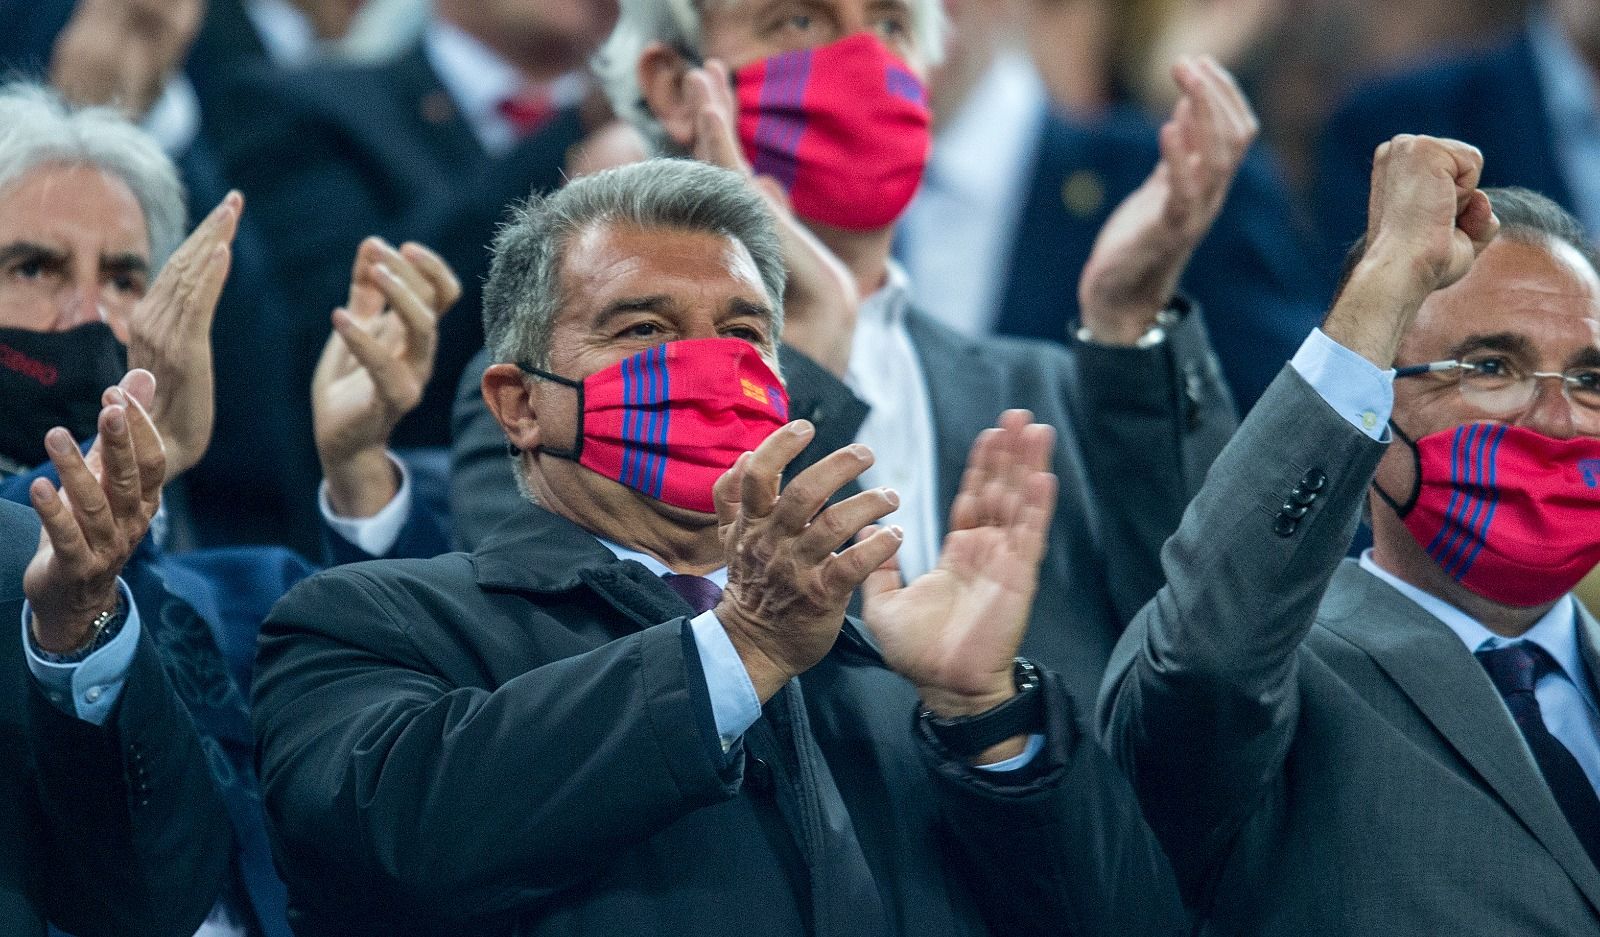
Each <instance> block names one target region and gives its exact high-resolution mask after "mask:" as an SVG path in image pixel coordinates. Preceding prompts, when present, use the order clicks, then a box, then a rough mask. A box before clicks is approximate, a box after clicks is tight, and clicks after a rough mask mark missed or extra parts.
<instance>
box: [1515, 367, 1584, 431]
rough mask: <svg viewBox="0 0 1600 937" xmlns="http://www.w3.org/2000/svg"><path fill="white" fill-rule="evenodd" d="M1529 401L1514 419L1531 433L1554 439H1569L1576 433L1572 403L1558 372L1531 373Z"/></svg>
mask: <svg viewBox="0 0 1600 937" xmlns="http://www.w3.org/2000/svg"><path fill="white" fill-rule="evenodd" d="M1534 382H1535V386H1534V392H1533V402H1532V403H1530V404H1529V405H1528V409H1527V410H1526V411H1525V412H1524V413H1523V415H1522V418H1521V419H1519V420H1518V421H1517V425H1518V426H1525V427H1527V428H1528V429H1531V430H1533V431H1534V432H1537V433H1540V434H1542V435H1545V436H1549V437H1551V438H1554V439H1571V438H1572V437H1573V436H1576V435H1577V434H1578V429H1577V425H1576V420H1575V414H1574V413H1573V408H1572V402H1571V401H1570V400H1568V399H1567V394H1566V384H1565V382H1564V381H1563V379H1562V376H1561V375H1560V374H1547V373H1543V372H1540V373H1538V374H1536V375H1534Z"/></svg>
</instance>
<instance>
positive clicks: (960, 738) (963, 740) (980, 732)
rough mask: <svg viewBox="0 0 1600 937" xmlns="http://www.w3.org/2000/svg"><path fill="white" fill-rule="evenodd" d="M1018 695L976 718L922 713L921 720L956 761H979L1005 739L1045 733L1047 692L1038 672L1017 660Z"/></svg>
mask: <svg viewBox="0 0 1600 937" xmlns="http://www.w3.org/2000/svg"><path fill="white" fill-rule="evenodd" d="M1011 676H1012V679H1014V680H1015V681H1016V685H1017V695H1016V696H1013V697H1011V698H1010V699H1008V700H1006V701H1005V702H1004V703H1001V704H1000V705H999V706H996V707H995V708H993V709H990V710H987V711H985V712H981V713H978V714H977V715H975V716H958V717H956V718H954V719H940V718H939V717H937V716H935V715H934V714H933V712H932V711H931V710H928V709H923V710H922V711H921V714H920V716H921V718H922V720H923V721H924V722H926V723H927V725H928V729H929V730H930V731H932V732H933V737H934V738H936V739H938V740H939V744H941V745H943V746H944V747H945V748H946V749H947V750H948V751H949V752H950V754H952V755H955V756H956V757H957V758H976V757H978V756H979V755H981V754H983V753H984V752H986V751H988V750H989V749H991V748H993V747H995V746H996V745H999V744H1000V743H1001V742H1004V741H1005V740H1006V739H1009V738H1012V737H1014V736H1018V735H1028V734H1031V733H1034V732H1042V731H1044V690H1043V687H1042V683H1043V681H1042V679H1041V678H1040V675H1039V668H1038V667H1035V666H1034V665H1033V662H1032V661H1029V660H1026V659H1024V658H1021V657H1019V658H1017V659H1016V660H1015V661H1013V663H1012V670H1011Z"/></svg>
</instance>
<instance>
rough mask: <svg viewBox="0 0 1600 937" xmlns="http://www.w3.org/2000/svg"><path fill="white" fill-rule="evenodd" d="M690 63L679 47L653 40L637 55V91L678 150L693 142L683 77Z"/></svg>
mask: <svg viewBox="0 0 1600 937" xmlns="http://www.w3.org/2000/svg"><path fill="white" fill-rule="evenodd" d="M689 68H690V65H689V63H688V61H686V60H685V59H684V57H683V54H682V53H680V52H679V51H678V50H676V49H674V48H672V47H671V46H668V45H667V44H666V43H662V42H653V43H651V44H650V45H649V46H647V47H645V50H644V53H643V54H642V55H640V56H639V93H640V94H641V95H642V96H643V97H644V103H645V107H647V108H648V109H649V111H650V113H651V114H652V115H654V116H655V119H656V121H657V123H659V124H660V125H661V128H662V130H664V131H665V132H666V135H667V138H668V139H670V140H671V141H672V142H673V143H674V144H676V145H677V147H678V149H680V150H688V149H689V148H690V147H691V146H693V145H694V125H695V113H694V105H693V104H692V103H691V101H690V98H689V88H688V84H687V82H685V81H684V78H685V77H686V76H687V75H688V73H689Z"/></svg>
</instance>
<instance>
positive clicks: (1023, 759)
mask: <svg viewBox="0 0 1600 937" xmlns="http://www.w3.org/2000/svg"><path fill="white" fill-rule="evenodd" d="M1042 751H1044V735H1043V734H1042V733H1039V732H1035V733H1034V734H1032V735H1030V736H1028V744H1027V745H1024V746H1023V748H1022V754H1020V755H1012V756H1011V757H1010V758H1007V759H1006V760H1005V761H997V762H995V763H994V764H992V765H973V767H974V768H977V769H978V770H979V771H993V772H995V773H996V774H998V773H1000V772H1002V771H1020V770H1021V769H1023V768H1026V767H1027V766H1028V765H1030V764H1032V763H1033V759H1035V758H1037V757H1038V756H1039V753H1040V752H1042Z"/></svg>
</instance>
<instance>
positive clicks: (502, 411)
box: [479, 364, 540, 452]
mask: <svg viewBox="0 0 1600 937" xmlns="http://www.w3.org/2000/svg"><path fill="white" fill-rule="evenodd" d="M479 386H480V388H481V389H482V392H483V402H484V403H485V404H487V405H488V407H489V412H490V413H491V414H493V415H494V421H495V422H496V423H499V424H500V430H501V431H502V432H504V433H505V434H506V441H507V442H509V443H511V445H513V446H515V447H516V448H517V449H520V450H521V451H523V452H533V451H535V450H537V449H538V448H539V440H540V432H539V415H538V412H537V408H536V407H535V405H534V401H533V394H532V392H531V391H530V390H529V388H528V381H527V378H526V376H525V375H523V373H522V369H521V368H519V367H517V366H516V365H514V364H494V365H490V366H489V368H488V369H487V370H485V371H484V372H483V379H482V380H481V381H480V382H479Z"/></svg>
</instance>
